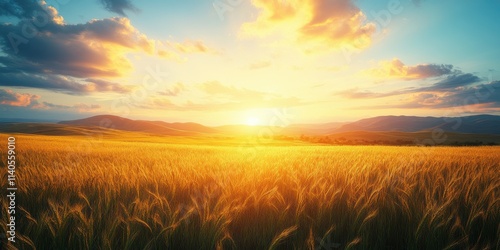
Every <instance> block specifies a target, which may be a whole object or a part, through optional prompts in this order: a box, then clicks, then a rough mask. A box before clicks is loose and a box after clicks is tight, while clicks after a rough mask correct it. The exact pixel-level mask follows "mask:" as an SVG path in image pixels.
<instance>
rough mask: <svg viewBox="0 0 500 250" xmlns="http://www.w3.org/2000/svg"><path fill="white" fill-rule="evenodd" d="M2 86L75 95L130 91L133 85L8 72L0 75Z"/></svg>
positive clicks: (0, 84)
mask: <svg viewBox="0 0 500 250" xmlns="http://www.w3.org/2000/svg"><path fill="white" fill-rule="evenodd" d="M0 86H9V87H27V88H39V89H49V90H53V91H58V92H63V93H67V94H73V95H85V94H90V93H93V92H115V93H128V92H130V91H131V89H132V88H131V87H127V86H123V85H120V84H117V83H112V82H108V81H104V80H98V79H86V80H85V81H78V80H75V79H73V78H71V77H65V76H59V75H36V74H25V73H19V74H14V73H6V74H1V75H0Z"/></svg>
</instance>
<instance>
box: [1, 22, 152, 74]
mask: <svg viewBox="0 0 500 250" xmlns="http://www.w3.org/2000/svg"><path fill="white" fill-rule="evenodd" d="M23 25H24V23H23V22H19V23H18V24H17V25H12V24H6V23H4V24H1V25H0V31H1V33H2V34H4V35H3V36H2V39H0V40H2V41H1V43H0V46H1V49H2V50H3V51H4V53H5V54H6V56H2V57H0V63H2V64H3V65H5V66H4V67H0V72H14V71H18V72H19V71H23V72H27V73H44V74H45V73H50V74H60V75H67V76H73V77H118V76H123V75H125V74H126V73H128V72H130V71H131V70H132V66H131V64H130V62H129V61H128V59H127V58H126V57H125V54H127V53H130V52H146V53H150V54H151V53H153V48H154V41H153V40H150V39H148V38H147V37H146V36H145V35H144V34H142V33H140V32H139V31H138V30H137V29H135V28H134V27H133V26H132V25H131V24H130V21H129V20H128V19H126V18H110V19H102V20H92V21H90V22H87V23H85V24H77V25H66V24H56V23H52V24H50V25H47V26H46V27H44V28H43V29H38V31H37V33H36V36H34V37H32V38H30V39H29V40H27V39H26V40H22V38H18V39H21V40H13V37H14V36H13V34H16V35H18V36H21V35H22V34H23ZM12 41H23V42H17V43H16V42H12Z"/></svg>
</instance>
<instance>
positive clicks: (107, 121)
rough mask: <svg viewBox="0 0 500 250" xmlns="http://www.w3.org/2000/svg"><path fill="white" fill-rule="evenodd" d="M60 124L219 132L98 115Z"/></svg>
mask: <svg viewBox="0 0 500 250" xmlns="http://www.w3.org/2000/svg"><path fill="white" fill-rule="evenodd" d="M59 124H66V125H76V126H93V127H103V128H111V129H118V130H125V131H135V132H146V133H154V134H163V135H183V136H189V135H197V134H204V133H215V132H217V130H215V129H213V128H209V127H205V126H203V125H201V124H197V123H167V122H161V121H141V120H131V119H127V118H123V117H119V116H113V115H98V116H93V117H89V118H85V119H80V120H73V121H62V122H59Z"/></svg>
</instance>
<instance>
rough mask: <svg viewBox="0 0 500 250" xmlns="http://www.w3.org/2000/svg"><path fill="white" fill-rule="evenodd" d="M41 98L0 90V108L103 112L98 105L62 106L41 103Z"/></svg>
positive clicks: (78, 104)
mask: <svg viewBox="0 0 500 250" xmlns="http://www.w3.org/2000/svg"><path fill="white" fill-rule="evenodd" d="M40 99H41V96H39V95H34V94H29V93H16V92H14V91H12V90H10V89H0V106H8V107H23V108H28V109H44V110H49V109H50V110H55V109H56V110H71V111H77V112H96V111H99V110H101V106H100V105H97V104H84V103H77V104H74V105H60V104H53V103H50V102H45V101H44V102H39V100H40Z"/></svg>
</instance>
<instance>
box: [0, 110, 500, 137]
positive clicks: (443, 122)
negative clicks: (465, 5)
mask: <svg viewBox="0 0 500 250" xmlns="http://www.w3.org/2000/svg"><path fill="white" fill-rule="evenodd" d="M68 127H80V128H82V129H100V130H121V131H133V132H143V133H148V134H161V135H172V136H196V135H235V134H253V133H258V132H259V130H260V129H263V128H265V127H262V126H246V125H227V126H219V127H208V126H204V125H201V124H198V123H168V122H163V121H146V120H132V119H128V118H124V117H119V116H113V115H99V116H93V117H89V118H85V119H79V120H71V121H61V122H59V123H57V124H49V123H43V124H39V123H5V122H4V123H0V132H6V133H13V132H14V133H16V132H17V133H40V134H44V133H45V134H57V130H58V129H61V128H68ZM29 131H31V132H29ZM44 131H45V132H44ZM47 131H48V132H47ZM272 131H273V133H275V134H278V135H285V136H300V135H308V136H321V135H335V134H342V133H348V132H355V131H358V132H359V131H365V132H406V133H415V132H432V131H438V132H439V131H445V132H451V133H459V134H492V135H500V116H495V115H474V116H464V117H451V118H450V117H417V116H378V117H373V118H367V119H361V120H358V121H355V122H349V123H342V122H332V123H324V124H292V125H289V126H287V127H284V128H274V129H272ZM67 133H71V132H68V129H66V132H65V133H64V134H67Z"/></svg>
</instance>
